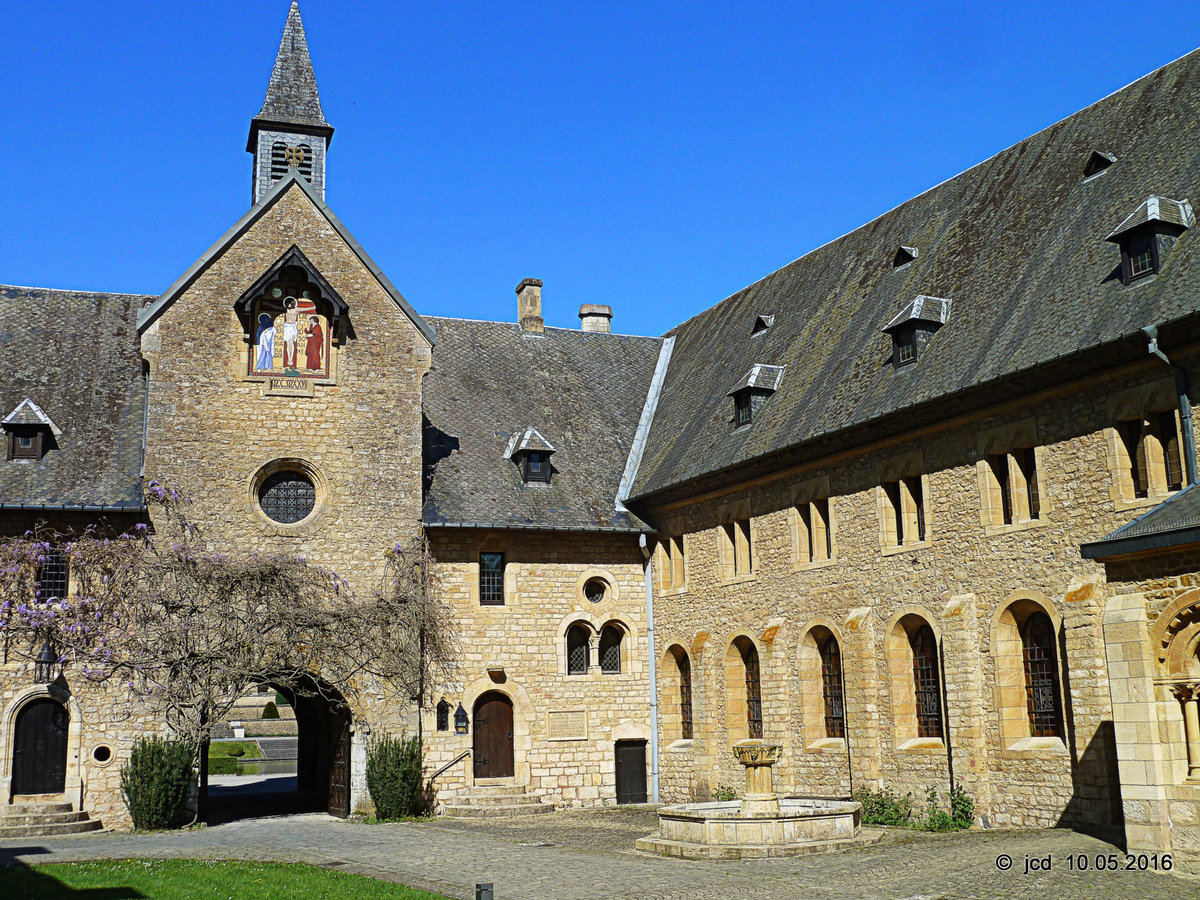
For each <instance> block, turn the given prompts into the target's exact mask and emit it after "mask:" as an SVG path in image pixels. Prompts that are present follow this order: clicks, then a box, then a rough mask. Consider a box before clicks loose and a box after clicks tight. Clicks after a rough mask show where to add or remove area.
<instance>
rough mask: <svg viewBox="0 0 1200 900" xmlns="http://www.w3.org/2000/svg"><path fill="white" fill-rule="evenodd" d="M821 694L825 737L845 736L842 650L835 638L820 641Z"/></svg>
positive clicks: (828, 637)
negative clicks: (823, 703)
mask: <svg viewBox="0 0 1200 900" xmlns="http://www.w3.org/2000/svg"><path fill="white" fill-rule="evenodd" d="M821 696H822V698H823V699H824V701H825V737H827V738H840V737H845V736H846V707H845V703H844V698H843V697H842V651H841V649H840V648H839V647H838V642H837V638H835V637H834V636H833V635H832V634H830V635H828V636H827V637H826V638H825V640H823V641H822V642H821Z"/></svg>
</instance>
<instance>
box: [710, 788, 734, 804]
mask: <svg viewBox="0 0 1200 900" xmlns="http://www.w3.org/2000/svg"><path fill="white" fill-rule="evenodd" d="M737 796H738V795H737V789H736V788H731V787H730V786H729V785H727V784H718V785H717V786H716V787H715V788H713V792H712V798H713V800H715V801H717V802H718V803H728V802H729V801H730V800H736V799H737Z"/></svg>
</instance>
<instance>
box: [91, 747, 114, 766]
mask: <svg viewBox="0 0 1200 900" xmlns="http://www.w3.org/2000/svg"><path fill="white" fill-rule="evenodd" d="M92 760H93V761H94V762H96V763H97V764H98V765H101V766H104V765H107V764H108V763H110V762H112V747H110V746H108V744H97V745H96V746H95V747H93V748H92Z"/></svg>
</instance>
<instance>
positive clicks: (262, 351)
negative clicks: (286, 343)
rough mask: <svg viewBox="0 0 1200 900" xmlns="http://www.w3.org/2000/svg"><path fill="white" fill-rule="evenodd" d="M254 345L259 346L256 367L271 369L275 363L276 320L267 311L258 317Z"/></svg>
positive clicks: (265, 369) (264, 369)
mask: <svg viewBox="0 0 1200 900" xmlns="http://www.w3.org/2000/svg"><path fill="white" fill-rule="evenodd" d="M254 345H255V347H257V348H258V353H257V356H256V357H255V361H254V368H256V369H261V370H263V371H269V370H270V369H271V368H272V367H273V366H274V365H275V321H274V320H273V319H272V318H271V317H270V316H269V315H267V314H266V313H263V314H262V315H260V316H259V317H258V334H257V335H256V336H255V339H254Z"/></svg>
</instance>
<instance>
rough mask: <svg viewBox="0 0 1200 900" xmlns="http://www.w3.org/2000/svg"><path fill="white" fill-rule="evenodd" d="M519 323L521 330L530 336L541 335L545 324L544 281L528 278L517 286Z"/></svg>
mask: <svg viewBox="0 0 1200 900" xmlns="http://www.w3.org/2000/svg"><path fill="white" fill-rule="evenodd" d="M517 321H518V322H520V323H521V330H522V331H526V332H528V333H529V334H541V333H542V331H543V329H544V327H545V322H544V321H543V320H542V280H541V279H540V278H526V279H525V280H524V281H522V282H521V283H520V284H518V285H517Z"/></svg>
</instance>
